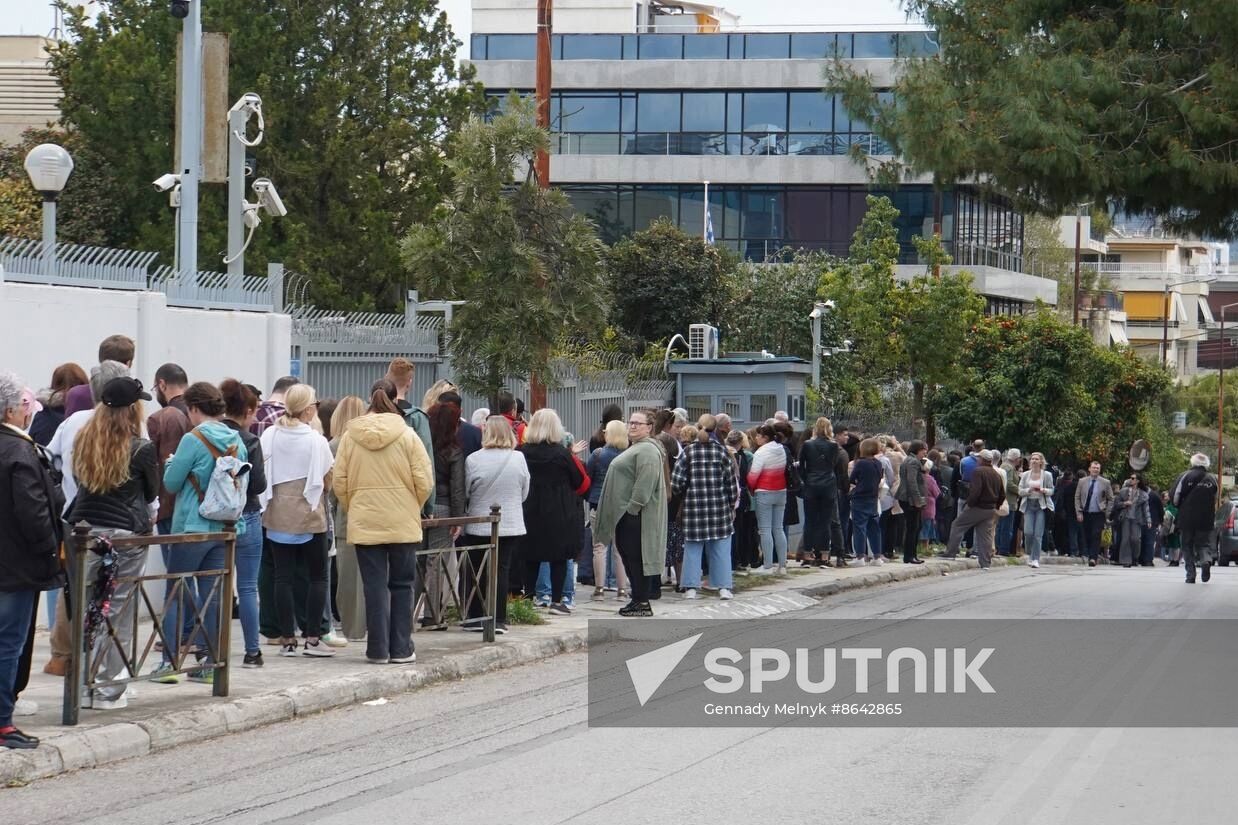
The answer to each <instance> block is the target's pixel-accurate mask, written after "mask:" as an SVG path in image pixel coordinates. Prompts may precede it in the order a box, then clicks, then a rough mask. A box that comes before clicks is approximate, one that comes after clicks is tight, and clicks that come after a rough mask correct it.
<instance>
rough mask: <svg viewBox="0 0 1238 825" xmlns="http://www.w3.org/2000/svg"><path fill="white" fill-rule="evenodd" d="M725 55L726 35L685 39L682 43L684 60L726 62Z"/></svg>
mask: <svg viewBox="0 0 1238 825" xmlns="http://www.w3.org/2000/svg"><path fill="white" fill-rule="evenodd" d="M726 53H727V39H726V35H714V36H713V37H685V38H684V41H683V56H684V59H685V60H726V59H727V56H726Z"/></svg>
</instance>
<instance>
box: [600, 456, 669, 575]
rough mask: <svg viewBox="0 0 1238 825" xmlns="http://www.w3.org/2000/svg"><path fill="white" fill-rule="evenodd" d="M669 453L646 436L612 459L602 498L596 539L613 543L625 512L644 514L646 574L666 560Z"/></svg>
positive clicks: (657, 568) (658, 572) (655, 570)
mask: <svg viewBox="0 0 1238 825" xmlns="http://www.w3.org/2000/svg"><path fill="white" fill-rule="evenodd" d="M666 496H667V489H666V455H665V454H664V453H663V452H662V448H661V446H659V445H658V442H657V441H655V440H654V439H652V438H645V439H642V440H640V441H638V442H636V443H635V444H633V445H632V446H631V447H629V448H627V449H626V450H624V451H623V452H622V453H620V454H619V455H618V456H616V457H615V460H614V461H612V462H611V463H610V469H609V470H607V472H606V481H605V482H603V484H602V497H601V499H599V501H598V515H597V527H596V528H595V529H594V531H593V540H594V542H596V543H598V544H610V543H611V542H613V541H614V540H615V527H616V526H617V525H618V524H619V519H621V518H623V516H624V514H625V513H626V514H630V515H634V516H635V515H639V516H640V517H641V534H640V535H641V553H640V554H641V564H642V566H643V567H644V569H645V575H646V576H656V575H658V574H660V573H661V572H662V568H663V566H664V564H665V561H666Z"/></svg>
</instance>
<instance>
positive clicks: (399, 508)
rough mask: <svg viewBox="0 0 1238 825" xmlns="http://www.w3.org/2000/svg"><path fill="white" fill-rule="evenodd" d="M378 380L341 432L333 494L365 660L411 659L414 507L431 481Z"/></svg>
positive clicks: (417, 526)
mask: <svg viewBox="0 0 1238 825" xmlns="http://www.w3.org/2000/svg"><path fill="white" fill-rule="evenodd" d="M388 383H389V382H383V381H380V382H379V383H378V384H377V385H376V386H375V389H374V392H373V393H372V394H371V396H370V408H369V412H367V413H366V414H365V415H363V416H360V417H359V418H354V419H353V420H352V421H351V422H350V423H349V424H348V427H347V429H346V430H345V431H344V434H343V435H342V436H341V437H340V443H339V450H338V457H339V458H338V461H337V462H336V465H335V471H334V472H335V475H334V485H333V488H334V490H335V495H336V496H337V497H338V499H339V502H340V505H341V507H342V508H343V509H344V510H345V511H346V512H347V513H348V528H347V529H348V535H347V539H348V542H349V543H350V544H352V545H353V546H354V547H355V548H356V551H357V565H358V567H359V568H360V570H361V580H362V582H363V584H364V587H365V624H366V642H365V657H366V661H368V662H370V663H371V664H388V663H391V664H406V663H409V662H415V661H416V660H417V654H416V650H415V648H414V645H413V579H414V578H415V576H416V573H417V545H418V544H420V543H421V541H422V530H421V518H420V514H421V512H422V509H423V507H424V506H425V502H426V499H428V498H429V497H430V492H431V488H432V487H433V486H434V479H433V475H432V474H433V469H432V464H431V459H430V455H429V453H427V452H426V448H425V445H424V444H422V443H421V439H420V438H419V437H418V436H417V434H416V432H415V431H414V430H413V429H412V428H411V427H409V426H408V425H407V423H406V421H405V418H404V415H403V413H402V412H401V410H400V409H399V408H398V407H397V406H396V405H395V401H394V400H393V399H392V398H391V397H390V396H389V395H388V394H387V391H386V387H385V386H384V385H385V384H388Z"/></svg>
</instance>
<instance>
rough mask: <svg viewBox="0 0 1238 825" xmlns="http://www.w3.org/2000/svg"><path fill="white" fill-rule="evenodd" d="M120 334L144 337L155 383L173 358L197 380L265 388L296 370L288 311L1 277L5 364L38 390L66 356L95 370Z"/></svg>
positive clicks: (147, 376) (138, 366)
mask: <svg viewBox="0 0 1238 825" xmlns="http://www.w3.org/2000/svg"><path fill="white" fill-rule="evenodd" d="M118 333H119V334H122V335H128V336H130V337H131V338H133V339H134V340H135V341H136V342H137V358H136V361H135V362H134V365H133V367H134V369H133V373H134V377H135V378H138V379H140V380H141V381H142V383H143V384H145V385H146V386H148V387H149V386H150V385H151V383H152V382H153V381H154V377H155V370H156V369H158V368H159V366H160V365H161V364H164V363H167V362H169V361H173V362H176V363H178V364H180V365H181V366H182V367H184V368H185V371H186V372H187V373H188V375H189V380H190V381H210V382H212V383H216V382H219V381H220V380H222V379H224V378H228V377H232V378H237V379H239V380H242V381H247V382H249V383H252V384H255V385H257V386H258V387H260V388H262V389H263V390H264V391H265V390H267V389H269V388H270V386H271V385H272V384H273V383H274V382H275V379H277V378H279V377H280V376H282V375H286V374H287V373H288V369H289V360H290V358H291V352H292V341H291V336H292V321H291V319H290V318H289V317H288V316H287V315H275V314H271V313H261V312H233V311H223V310H220V311H213V310H199V309H179V308H169V307H168V306H167V301H166V299H165V297H164V295H163V294H162V293H158V292H125V291H120V290H105V289H81V288H78V287H65V286H42V285H35V284H15V283H3V282H0V370H11V371H13V372H16V373H17V374H18V375H20V376H21V377H22V378H23V379H25V381H26V383H27V384H28V385H29V386H31V387H33V388H35V389H36V390H37V389H40V388H42V387H46V386H47V384H48V383H49V382H50V381H51V375H52V370H53V369H54V368H55V367H56V366H57V365H59V364H62V363H64V362H66V361H75V362H77V363H78V364H80V365H81V366H82V367H83V368H84V369H85V370H86V371H87V372H88V373H89V371H90V368H91V367H92V366H94V364H95V363H96V358H97V356H98V348H99V342H100V341H102V340H103V339H104V338H106V337H107V336H109V335H114V334H118ZM148 407H150V408H151V411H152V412H153V410H154V409H157V407H155V406H154V405H148Z"/></svg>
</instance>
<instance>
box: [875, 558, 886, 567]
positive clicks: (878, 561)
mask: <svg viewBox="0 0 1238 825" xmlns="http://www.w3.org/2000/svg"><path fill="white" fill-rule="evenodd" d="M885 563H886V557H885V556H878V557H877V558H876V559H875V560H874V561H873V564H875V565H877V566H878V567H880V566H881V565H883V564H885Z"/></svg>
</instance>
